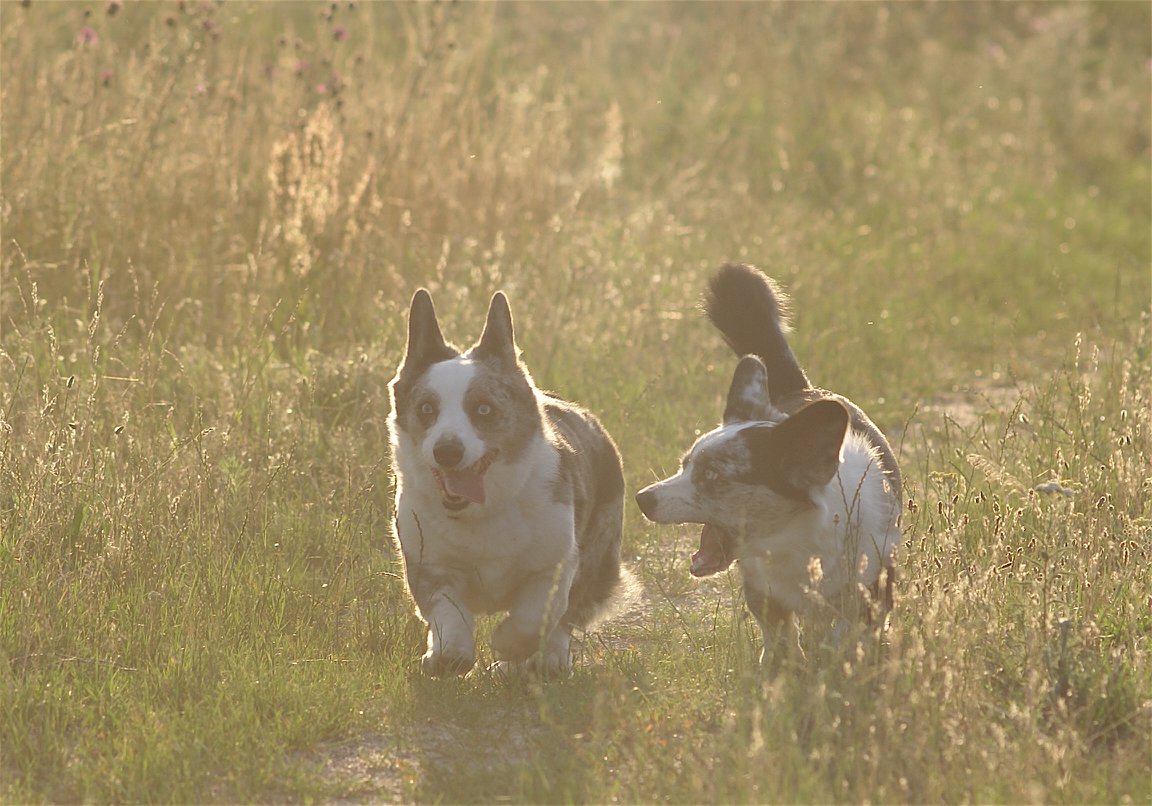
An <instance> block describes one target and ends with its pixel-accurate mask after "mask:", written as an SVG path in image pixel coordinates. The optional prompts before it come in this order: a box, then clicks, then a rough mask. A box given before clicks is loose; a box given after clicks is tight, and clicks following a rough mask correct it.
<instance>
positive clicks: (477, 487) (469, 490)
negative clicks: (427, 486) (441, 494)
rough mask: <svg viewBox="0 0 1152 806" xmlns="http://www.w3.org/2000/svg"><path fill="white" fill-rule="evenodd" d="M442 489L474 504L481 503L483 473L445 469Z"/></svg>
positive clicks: (482, 501)
mask: <svg viewBox="0 0 1152 806" xmlns="http://www.w3.org/2000/svg"><path fill="white" fill-rule="evenodd" d="M444 490H445V492H447V493H448V495H451V496H455V497H456V498H466V499H468V500H469V501H471V502H472V503H474V504H483V503H484V474H483V473H477V472H475V471H473V470H445V471H444Z"/></svg>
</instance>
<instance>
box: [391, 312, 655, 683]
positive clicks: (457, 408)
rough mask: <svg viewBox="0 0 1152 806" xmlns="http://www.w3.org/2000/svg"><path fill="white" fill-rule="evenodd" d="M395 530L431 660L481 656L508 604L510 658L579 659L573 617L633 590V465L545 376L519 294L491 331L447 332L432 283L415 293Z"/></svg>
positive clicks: (510, 665) (554, 662)
mask: <svg viewBox="0 0 1152 806" xmlns="http://www.w3.org/2000/svg"><path fill="white" fill-rule="evenodd" d="M389 390H390V395H391V403H392V412H391V415H390V417H389V420H388V426H389V433H390V438H391V447H392V466H393V471H394V474H395V491H396V497H395V512H394V516H395V521H394V527H395V539H396V543H397V545H398V548H399V551H400V555H401V556H402V558H403V562H404V572H405V578H406V583H407V588H408V592H409V593H410V595H411V597H412V600H413V602H414V603H415V607H416V613H417V615H418V616H419V617H420V618H421V619H422V620H423V621H424V623H425V624H426V625H427V627H428V647H427V652H425V654H424V657H423V660H422V663H421V666H422V669H423V671H424V672H425V673H426V674H429V675H432V676H444V675H454V674H464V673H466V672H468V671H469V670H470V669H471V668H472V666H473V665H474V663H475V658H476V644H475V639H474V637H473V630H474V617H475V615H476V614H480V613H494V612H501V613H502V612H506V613H507V614H508V615H507V617H506V618H505V619H504V620H503V621H502V622H501V623H500V624H499V625H498V626H497V627H496V629H495V632H494V633H493V635H492V648H493V650H494V653H495V656H496V658H497V664H495V666H496V667H497V668H503V669H506V670H507V669H514V668H520V667H528V668H530V669H533V670H538V671H540V672H543V673H546V674H547V673H553V674H554V673H558V672H563V671H566V670H568V669H569V668H570V666H571V659H570V655H569V639H570V631H571V630H572V629H573V628H582V629H589V628H591V627H592V626H593V625H594V624H595V623H596V622H597V621H598V620H601V619H602V618H604V617H605V616H606V615H608V614H609V612H610V611H611V610H612V609H613V605H614V604H615V603H617V602H619V601H620V600H621V599H622V598H623V597H624V595H625V594H626V592H627V589H628V588H629V585H630V584H632V583H631V576H630V574H628V572H627V571H626V570H625V569H623V568H622V567H621V563H620V536H621V528H622V519H623V501H624V478H623V473H622V470H621V464H620V456H619V453H618V452H617V450H616V446H615V444H614V443H613V441H612V439H611V438H610V437H609V436H608V434H607V432H606V431H605V430H604V429H603V428H602V427H601V425H600V424H599V422H597V420H596V418H595V417H593V416H592V415H591V414H589V413H588V412H586V411H584V410H583V409H581V408H579V407H577V406H575V405H573V404H572V403H567V402H564V401H562V400H559V399H557V398H556V397H553V396H551V395H549V394H546V393H545V392H542V391H541V390H539V389H538V388H537V387H536V385H535V383H533V381H532V377H531V375H530V374H529V373H528V369H527V368H526V367H525V366H524V364H523V363H522V362H521V360H520V353H519V349H518V348H517V346H516V341H515V337H514V335H513V329H512V314H511V311H510V310H509V307H508V300H507V298H506V297H505V295H504V294H503V293H501V292H497V293H496V294H495V295H494V296H493V297H492V302H491V305H490V306H489V309H488V317H487V321H486V323H485V325H484V331H483V334H482V335H481V336H480V340H479V341H478V342H477V343H476V344H475V346H473V347H472V348H471V349H470V350H468V351H466V352H461V351H460V350H458V349H457V348H455V347H453V346H452V345H451V344H449V343H447V342H446V341H445V340H444V337H443V335H442V334H441V331H440V325H439V323H438V322H437V319H436V311H435V309H434V307H433V304H432V297H431V296H430V295H429V293H428V292H427V291H426V290H424V289H420V290H419V291H417V292H416V294H415V295H414V296H413V298H412V306H411V309H410V311H409V317H408V344H407V348H406V351H405V354H404V360H403V362H402V363H401V365H400V367H399V369H398V370H397V373H396V377H395V378H394V379H393V380H392V382H391V384H390V386H389Z"/></svg>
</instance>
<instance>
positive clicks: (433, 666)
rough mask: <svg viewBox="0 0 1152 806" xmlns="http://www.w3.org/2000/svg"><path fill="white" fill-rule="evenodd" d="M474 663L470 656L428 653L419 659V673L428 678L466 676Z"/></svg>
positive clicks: (474, 659) (452, 653)
mask: <svg viewBox="0 0 1152 806" xmlns="http://www.w3.org/2000/svg"><path fill="white" fill-rule="evenodd" d="M475 663H476V656H475V655H472V654H465V653H457V652H435V653H434V652H432V651H428V652H426V653H425V654H424V657H423V658H421V659H420V671H422V672H424V674H426V675H428V676H429V677H451V676H453V675H463V674H467V673H468V672H469V671H470V670H471V669H472V667H473V665H475Z"/></svg>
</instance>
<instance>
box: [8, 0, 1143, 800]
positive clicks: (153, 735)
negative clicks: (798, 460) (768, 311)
mask: <svg viewBox="0 0 1152 806" xmlns="http://www.w3.org/2000/svg"><path fill="white" fill-rule="evenodd" d="M1150 25H1152V20H1150V17H1149V10H1148V8H1147V7H1146V6H1145V5H1142V4H1137V3H1132V4H1105V3H1097V4H1064V3H1061V4H1028V3H1012V4H983V3H947V4H931V5H906V4H893V5H885V4H870V3H869V4H864V3H860V4H848V3H843V4H832V3H827V4H799V3H796V4H791V3H785V4H710V5H708V6H707V7H705V6H703V5H700V6H696V5H690V4H689V5H685V4H623V3H621V4H606V5H605V4H582V3H573V4H563V5H554V4H513V3H493V4H477V5H471V4H442V3H435V4H421V5H414V4H387V5H386V4H373V3H360V4H348V3H335V4H328V3H323V4H305V3H292V4H248V3H222V4H217V3H199V2H183V3H171V4H169V3H123V4H121V3H119V2H111V3H39V2H33V3H31V4H29V5H24V4H22V3H16V2H5V3H3V4H0V73H2V75H3V81H2V82H0V197H2V198H0V226H2V233H0V234H2V244H0V799H3V800H4V801H7V802H29V801H31V802H44V801H52V802H68V801H163V802H236V801H262V800H276V801H282V800H316V799H324V798H328V797H356V798H363V799H367V800H389V799H401V800H419V801H447V802H458V801H483V802H491V801H495V800H505V799H506V800H511V801H513V802H568V801H572V802H577V801H579V802H608V801H612V800H618V801H623V802H655V801H675V802H705V801H712V802H729V801H735V802H749V801H772V802H778V801H789V802H794V801H819V802H827V801H863V800H869V801H892V802H896V801H899V802H931V801H949V802H951V801H993V802H1021V801H1042V802H1083V801H1093V802H1120V801H1123V800H1126V799H1130V800H1131V801H1134V802H1145V801H1148V800H1149V799H1150V798H1152V783H1150V781H1149V775H1148V769H1149V767H1148V764H1149V762H1148V748H1149V743H1150V742H1152V661H1150V658H1149V652H1150V645H1149V641H1150V636H1152V617H1150V616H1149V613H1150V612H1152V583H1150V582H1149V575H1148V572H1147V569H1148V567H1149V561H1150V559H1152V558H1150V556H1149V545H1152V513H1150V510H1149V504H1148V502H1149V500H1152V472H1150V471H1149V466H1150V461H1152V459H1150V457H1152V414H1150V401H1149V398H1150V396H1152V344H1150V332H1149V327H1150V321H1149V311H1150V308H1152V276H1150V272H1152V233H1150V228H1149V222H1150V220H1152V209H1150V198H1152V195H1150V187H1152V183H1150V161H1149V157H1150V152H1149V144H1150V134H1149V120H1150V116H1152V109H1150V103H1152V102H1150V98H1152V92H1150V90H1152V72H1150V65H1152V42H1150V34H1149V31H1150ZM728 260H742V261H748V262H752V263H755V264H757V265H759V266H761V267H762V268H764V269H765V270H767V271H768V272H769V273H771V274H772V275H773V276H774V277H776V278H777V279H778V280H780V281H781V283H782V284H783V285H784V286H785V287H786V288H787V289H788V290H789V291H790V292H791V294H792V296H793V298H794V308H795V317H794V325H795V332H794V334H793V336H792V339H793V345H794V348H795V350H796V352H797V354H798V356H799V357H800V359H801V361H802V362H803V363H804V365H805V367H806V368H807V369H808V371H809V374H810V375H811V377H812V378H813V380H814V381H815V382H816V383H818V384H820V385H822V386H825V387H828V388H831V389H835V390H836V391H839V392H842V393H844V394H846V395H848V396H850V397H852V398H853V399H855V400H856V401H857V402H859V403H860V404H861V405H862V406H864V408H865V409H867V410H868V411H869V413H870V414H872V416H873V417H874V419H876V421H877V422H878V423H879V424H880V425H881V427H882V428H884V429H885V431H886V432H887V433H888V434H889V435H890V436H891V437H892V440H893V443H894V444H895V445H897V447H898V450H899V452H900V455H901V461H902V465H903V468H904V473H905V480H906V487H907V494H908V498H909V501H908V509H907V511H906V513H905V522H904V526H905V531H906V534H907V541H906V548H905V550H904V552H903V554H902V556H901V561H902V569H901V587H900V595H899V601H898V609H897V611H896V612H895V613H894V616H893V622H892V626H891V630H890V631H889V632H888V634H887V636H886V638H885V640H884V642H883V643H882V644H879V645H877V644H874V643H871V642H866V643H864V644H862V645H861V647H860V648H859V650H858V651H852V650H845V649H844V648H843V647H834V646H828V645H826V644H825V643H824V642H823V641H822V640H821V636H820V633H819V631H818V630H816V629H814V628H811V626H812V625H809V626H810V629H808V630H805V631H804V632H803V633H802V635H801V638H800V643H801V645H802V651H801V650H800V649H796V650H795V651H785V652H784V653H783V654H782V656H781V657H780V658H779V660H778V662H777V663H776V665H775V666H774V667H773V669H772V670H771V672H770V673H764V672H762V671H761V670H759V669H758V668H757V667H756V664H755V658H756V656H757V654H758V652H759V645H758V641H759V635H758V633H757V631H756V630H755V628H754V627H753V626H752V625H751V624H750V622H749V620H748V619H747V617H746V615H745V613H744V611H743V609H742V604H741V603H740V600H739V595H738V578H737V577H736V575H735V574H733V575H732V576H731V577H722V578H719V579H713V580H709V581H706V582H704V583H699V582H697V581H694V580H692V579H691V578H690V577H689V575H688V573H687V566H688V562H687V558H688V554H689V553H690V551H691V550H692V548H693V547H694V544H695V541H696V535H695V534H694V533H693V530H691V529H689V528H687V527H685V528H683V529H681V528H669V527H656V526H653V525H651V524H648V523H646V522H644V521H643V519H642V518H641V516H640V514H639V512H638V511H637V510H636V509H635V508H634V507H629V508H628V510H627V515H626V524H625V529H626V532H625V548H626V553H627V556H628V561H629V563H630V564H631V565H632V566H633V568H634V569H635V570H636V572H637V574H638V576H639V577H640V578H641V580H642V582H643V584H644V587H645V592H646V601H645V605H644V608H643V610H641V611H639V612H636V613H632V614H629V615H627V616H626V617H624V618H622V619H620V620H619V621H618V622H616V623H615V624H611V625H609V626H608V627H607V628H605V629H604V630H603V631H602V632H601V633H598V634H596V635H591V636H586V637H585V638H584V639H583V640H582V641H581V642H580V643H579V651H580V663H579V665H578V668H577V671H576V672H575V673H574V675H573V676H572V677H571V678H570V679H567V680H563V681H557V682H554V683H551V684H548V685H545V686H539V685H527V684H525V685H519V684H513V685H509V684H505V683H500V682H498V681H494V680H492V679H489V678H488V677H487V676H484V675H477V676H474V677H472V678H468V679H465V680H449V681H429V680H424V679H421V678H420V677H419V675H418V656H419V654H420V653H421V651H422V633H421V629H420V625H419V624H418V623H417V622H416V620H415V619H414V617H413V616H412V615H411V613H410V607H409V605H408V603H407V601H406V600H405V597H404V594H403V585H402V583H401V581H400V579H399V577H398V573H399V566H398V564H397V563H396V561H395V559H394V557H393V556H392V553H391V543H390V539H389V537H388V528H389V512H388V506H389V501H390V495H389V478H388V467H389V457H388V455H387V440H386V437H385V431H384V423H385V418H386V416H387V395H386V388H385V387H386V384H387V381H388V380H389V378H390V377H391V375H392V373H393V372H394V370H395V367H396V364H397V363H398V361H399V358H400V355H401V351H402V348H403V338H404V313H405V311H406V309H407V304H408V301H409V299H410V298H411V294H412V292H413V290H414V289H415V288H416V287H418V286H421V285H423V286H426V287H428V288H430V289H431V290H432V292H433V295H434V297H435V299H436V303H437V307H438V310H439V312H440V314H441V317H442V320H443V324H444V327H445V331H446V334H447V335H448V336H449V337H450V338H453V339H456V340H457V341H460V342H470V341H471V340H472V339H473V338H475V336H476V335H477V334H478V332H479V329H480V327H481V325H482V321H483V315H484V312H485V306H486V304H487V300H488V298H489V297H490V295H491V293H492V292H493V291H494V290H496V289H497V288H503V289H505V290H506V291H507V292H508V294H509V297H510V300H511V304H512V309H513V313H514V315H515V317H516V321H517V328H518V337H519V340H520V342H521V346H522V347H523V349H524V355H525V359H526V360H527V361H528V363H529V365H530V367H531V368H532V370H533V373H534V375H535V377H536V379H537V381H538V382H539V383H540V384H541V385H542V386H544V387H547V388H551V389H555V390H556V391H558V392H560V393H562V394H564V395H566V396H568V397H571V398H573V399H575V400H578V401H580V402H581V403H583V404H584V405H586V406H588V407H589V408H591V409H592V410H593V411H594V412H596V413H597V414H598V415H599V416H600V417H601V419H602V420H603V422H604V423H605V425H606V426H607V427H608V429H609V430H610V431H611V433H612V434H613V435H614V437H615V439H616V441H617V443H618V444H619V446H620V448H621V451H622V453H623V455H624V462H625V470H626V475H627V478H628V483H629V488H630V489H632V490H635V489H638V488H639V487H641V486H643V485H644V484H646V483H648V482H649V481H651V480H652V479H654V478H656V477H657V476H658V475H660V474H662V473H663V472H665V471H667V470H669V469H671V468H672V467H673V466H674V463H675V462H676V461H677V460H678V458H679V456H680V453H681V452H682V451H683V449H684V448H685V447H687V445H688V444H690V442H691V440H692V439H693V437H694V434H695V432H696V431H697V430H702V429H706V428H709V427H711V426H712V425H713V424H714V423H715V422H716V421H717V420H718V418H719V415H720V410H721V406H722V395H723V392H724V390H725V389H726V384H727V381H728V378H729V373H730V372H731V369H732V366H733V364H734V359H733V357H732V356H730V355H729V354H727V353H726V351H725V349H724V348H723V346H722V344H721V342H720V339H719V338H717V337H716V336H715V335H714V333H713V332H712V331H710V329H709V326H708V325H707V324H706V323H705V322H704V321H703V319H702V317H700V316H699V315H698V312H697V308H696V306H697V302H698V300H699V298H700V294H701V292H702V290H703V287H704V283H705V281H706V278H707V276H708V275H709V273H710V272H711V271H712V270H714V269H715V268H716V266H718V265H719V264H720V263H722V262H724V261H728ZM1041 485H1047V486H1044V487H1042V489H1047V490H1053V492H1038V491H1037V490H1036V488H1037V487H1038V486H1041ZM1061 490H1063V491H1066V492H1067V493H1069V494H1068V495H1065V494H1063V493H1062V492H1060V491H1061ZM490 627H491V624H486V625H485V627H484V629H490Z"/></svg>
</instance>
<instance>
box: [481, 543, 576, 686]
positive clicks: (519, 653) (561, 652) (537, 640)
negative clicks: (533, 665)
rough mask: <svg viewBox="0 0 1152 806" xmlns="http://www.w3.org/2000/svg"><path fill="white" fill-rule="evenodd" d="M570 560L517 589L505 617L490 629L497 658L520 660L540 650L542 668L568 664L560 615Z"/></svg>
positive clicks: (562, 668) (565, 605)
mask: <svg viewBox="0 0 1152 806" xmlns="http://www.w3.org/2000/svg"><path fill="white" fill-rule="evenodd" d="M574 564H575V563H574V562H571V561H569V562H565V563H563V564H561V565H560V566H558V567H557V569H556V571H555V572H553V573H549V574H538V575H537V576H535V577H533V578H532V579H530V580H529V581H527V582H526V583H525V584H524V586H523V587H522V588H521V589H520V593H519V595H518V596H517V598H516V602H515V603H514V604H513V605H512V607H511V608H510V611H509V613H508V617H507V618H506V619H504V621H502V622H500V624H499V626H497V627H496V630H495V631H494V632H493V633H492V649H493V650H494V651H495V652H496V657H497V658H498V659H499V660H501V661H507V662H509V663H520V662H521V661H525V660H527V659H529V658H530V657H532V656H533V655H534V654H536V653H537V652H540V653H541V655H542V656H541V657H540V658H539V659H538V660H539V662H540V663H541V666H542V671H556V672H559V671H565V670H567V669H568V668H569V667H570V666H571V660H570V658H569V657H568V643H569V638H568V633H567V631H566V630H564V629H563V627H562V626H561V625H560V617H561V616H562V615H563V614H564V612H565V611H566V610H567V609H568V591H569V588H570V586H571V584H572V576H573V574H574V573H575V568H574V567H573V566H574Z"/></svg>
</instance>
